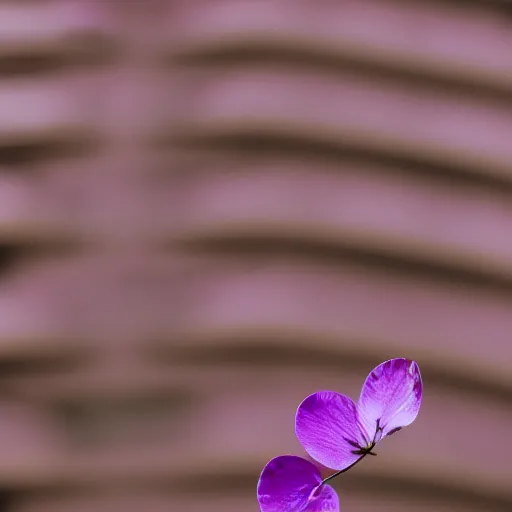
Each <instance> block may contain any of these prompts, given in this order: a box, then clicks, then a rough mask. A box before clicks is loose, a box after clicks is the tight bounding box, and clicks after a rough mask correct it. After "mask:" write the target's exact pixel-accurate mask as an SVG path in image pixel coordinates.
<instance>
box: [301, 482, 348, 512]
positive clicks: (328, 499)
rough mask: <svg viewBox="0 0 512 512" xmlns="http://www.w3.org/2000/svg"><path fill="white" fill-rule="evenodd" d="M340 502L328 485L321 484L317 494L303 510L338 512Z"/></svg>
mask: <svg viewBox="0 0 512 512" xmlns="http://www.w3.org/2000/svg"><path fill="white" fill-rule="evenodd" d="M339 510H340V502H339V500H338V495H337V494H336V491H335V490H334V489H333V488H332V487H331V486H330V485H323V486H322V487H321V489H320V492H319V494H318V496H313V497H312V498H311V499H310V501H309V503H308V506H307V507H306V510H305V511H304V512H339Z"/></svg>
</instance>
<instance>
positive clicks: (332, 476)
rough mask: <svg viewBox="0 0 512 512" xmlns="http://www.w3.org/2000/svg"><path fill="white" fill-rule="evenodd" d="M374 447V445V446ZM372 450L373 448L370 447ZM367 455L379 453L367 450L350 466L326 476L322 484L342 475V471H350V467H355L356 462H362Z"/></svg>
mask: <svg viewBox="0 0 512 512" xmlns="http://www.w3.org/2000/svg"><path fill="white" fill-rule="evenodd" d="M372 448H373V447H372ZM370 450H371V448H370ZM367 455H377V454H376V453H373V452H372V451H367V452H366V453H363V455H361V457H359V459H357V460H356V461H355V462H353V463H352V464H350V466H348V467H346V468H345V469H342V470H341V471H338V472H337V473H333V474H332V475H331V476H328V477H327V478H324V479H323V480H322V482H321V483H320V485H324V484H325V483H326V482H328V481H329V480H332V479H333V478H336V477H337V476H338V475H341V474H342V473H345V471H348V470H349V469H351V468H353V467H354V466H355V465H356V464H358V463H359V462H361V461H362V460H363V459H364V458H365V457H366V456H367Z"/></svg>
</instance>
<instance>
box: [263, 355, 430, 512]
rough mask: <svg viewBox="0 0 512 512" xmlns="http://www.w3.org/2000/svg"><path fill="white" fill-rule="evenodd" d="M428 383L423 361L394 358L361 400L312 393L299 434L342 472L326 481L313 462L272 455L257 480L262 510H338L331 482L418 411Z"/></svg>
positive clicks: (298, 422) (369, 381) (317, 456)
mask: <svg viewBox="0 0 512 512" xmlns="http://www.w3.org/2000/svg"><path fill="white" fill-rule="evenodd" d="M422 392H423V385H422V382H421V375H420V370H419V368H418V365H417V364H416V363H415V362H414V361H409V360H408V359H391V360H389V361H386V362H384V363H382V364H380V365H379V366H377V368H375V369H374V370H372V371H371V372H370V374H369V375H368V377H367V378H366V381H365V383H364V385H363V389H362V390H361V395H360V397H359V401H358V402H357V404H356V403H355V402H354V401H353V400H352V399H350V398H349V397H347V396H345V395H341V394H339V393H336V392H335V391H319V392H318V393H314V394H312V395H310V396H308V397H307V398H306V399H305V400H304V401H303V402H302V403H301V404H300V405H299V408H298V410H297V415H296V418H295V433H296V434H297V437H298V439H299V441H300V443H301V444H302V446H303V447H304V449H305V450H306V452H307V453H308V454H309V455H310V456H311V457H312V458H313V459H314V460H316V461H317V462H319V463H320V464H322V465H323V466H326V467H328V468H332V469H335V470H337V473H335V474H334V475H331V476H330V477H328V478H326V479H324V480H322V479H321V476H320V472H319V470H318V468H316V466H314V465H313V464H312V463H311V462H309V461H307V460H305V459H302V458H300V457H294V456H291V455H285V456H281V457H277V458H275V459H272V460H271V461H270V462H269V463H268V464H267V465H266V466H265V468H264V469H263V472H262V473H261V476H260V480H259V483H258V501H259V503H260V507H261V511H262V512H337V511H339V504H338V497H337V495H336V492H335V491H334V489H332V487H330V486H328V485H326V482H327V481H328V480H330V479H331V478H333V477H335V476H337V475H339V474H341V473H344V472H345V471H347V470H348V469H350V468H351V467H352V466H354V465H355V464H357V462H359V460H361V459H362V458H364V457H366V455H375V454H374V453H373V452H372V450H373V448H374V447H375V445H376V444H377V443H379V442H380V441H381V440H382V439H383V438H384V437H385V436H387V435H391V434H393V433H394V432H396V431H398V430H400V429H401V428H402V427H405V426H407V425H410V424H411V423H412V422H413V421H414V420H415V419H416V416H417V415H418V412H419V409H420V405H421V398H422Z"/></svg>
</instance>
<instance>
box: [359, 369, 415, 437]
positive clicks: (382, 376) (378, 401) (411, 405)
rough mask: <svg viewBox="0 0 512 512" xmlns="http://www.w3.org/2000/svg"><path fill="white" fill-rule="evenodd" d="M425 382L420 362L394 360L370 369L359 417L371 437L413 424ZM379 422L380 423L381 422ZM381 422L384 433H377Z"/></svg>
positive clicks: (360, 402)
mask: <svg viewBox="0 0 512 512" xmlns="http://www.w3.org/2000/svg"><path fill="white" fill-rule="evenodd" d="M422 393H423V384H422V382H421V374H420V369H419V367H418V365H417V364H416V363H415V362H414V361H409V360H408V359H391V360H389V361H386V362H384V363H382V364H380V365H379V366H377V368H375V369H374V370H372V371H371V372H370V374H369V375H368V377H367V378H366V381H365V383H364V385H363V389H362V390H361V396H360V397H359V402H358V404H357V409H358V414H359V420H360V421H361V423H362V424H363V426H364V428H365V430H366V432H367V435H368V437H370V438H371V439H372V440H373V439H374V437H375V436H376V437H375V440H376V441H379V440H380V438H381V437H383V436H385V435H387V434H390V433H393V431H395V430H397V429H400V428H402V427H406V426H407V425H410V424H411V423H412V422H413V421H414V420H415V419H416V416H417V415H418V412H419V410H420V405H421V397H422ZM377 422H378V424H377ZM377 425H378V426H379V427H380V428H381V432H377Z"/></svg>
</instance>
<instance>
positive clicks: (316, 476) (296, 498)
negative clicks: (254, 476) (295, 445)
mask: <svg viewBox="0 0 512 512" xmlns="http://www.w3.org/2000/svg"><path fill="white" fill-rule="evenodd" d="M321 481H322V477H321V476H320V471H319V470H318V469H317V468H316V466H314V465H313V464H312V463H311V462H309V461H308V460H306V459H303V458H301V457H295V456H293V455H282V456H281V457H276V458H275V459H272V460H271V461H270V462H269V463H268V464H267V465H266V466H265V467H264V468H263V471H262V473H261V476H260V480H259V482H258V490H257V495H258V502H259V504H260V508H261V511H262V512H301V511H305V510H306V507H307V506H308V502H309V501H310V497H311V495H312V494H313V491H314V490H315V489H316V487H318V485H319V484H320V482H321ZM320 494H322V493H320ZM318 498H320V496H319V497H318ZM316 499H317V498H314V497H312V499H311V502H312V503H316ZM313 510H314V509H313ZM320 510H321V509H320ZM327 510H329V509H327ZM334 510H335V509H334Z"/></svg>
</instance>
